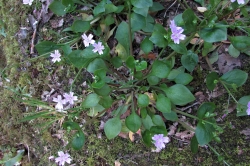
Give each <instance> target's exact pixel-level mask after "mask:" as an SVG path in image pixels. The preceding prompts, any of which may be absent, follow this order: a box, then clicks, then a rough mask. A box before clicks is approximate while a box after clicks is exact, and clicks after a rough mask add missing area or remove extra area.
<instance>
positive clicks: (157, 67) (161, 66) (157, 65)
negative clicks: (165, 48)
mask: <svg viewBox="0 0 250 166" xmlns="http://www.w3.org/2000/svg"><path fill="white" fill-rule="evenodd" d="M169 73H170V68H169V67H168V65H167V64H165V63H164V62H162V61H159V60H156V61H154V63H153V66H152V71H151V73H150V75H153V76H157V77H159V78H166V77H167V76H168V74H169Z"/></svg>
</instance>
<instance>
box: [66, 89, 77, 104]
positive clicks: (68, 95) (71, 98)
mask: <svg viewBox="0 0 250 166" xmlns="http://www.w3.org/2000/svg"><path fill="white" fill-rule="evenodd" d="M63 97H64V98H65V102H66V103H67V102H69V103H70V104H71V105H73V104H74V101H77V96H74V92H69V93H64V94H63Z"/></svg>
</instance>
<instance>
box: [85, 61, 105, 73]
mask: <svg viewBox="0 0 250 166" xmlns="http://www.w3.org/2000/svg"><path fill="white" fill-rule="evenodd" d="M100 69H101V70H107V66H106V63H105V62H104V60H102V59H101V58H96V59H94V60H93V61H92V62H90V63H89V65H88V67H87V71H88V72H90V73H94V72H95V71H96V70H100Z"/></svg>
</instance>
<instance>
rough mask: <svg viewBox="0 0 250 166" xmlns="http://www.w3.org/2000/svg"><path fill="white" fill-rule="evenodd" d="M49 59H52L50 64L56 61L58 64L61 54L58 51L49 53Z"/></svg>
mask: <svg viewBox="0 0 250 166" xmlns="http://www.w3.org/2000/svg"><path fill="white" fill-rule="evenodd" d="M50 57H52V62H53V63H55V62H56V61H57V62H60V61H61V58H60V57H61V54H60V52H59V50H55V53H51V54H50Z"/></svg>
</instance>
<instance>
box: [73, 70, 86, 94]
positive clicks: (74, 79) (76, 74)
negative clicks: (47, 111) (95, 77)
mask: <svg viewBox="0 0 250 166" xmlns="http://www.w3.org/2000/svg"><path fill="white" fill-rule="evenodd" d="M82 69H83V68H81V69H80V70H79V71H78V73H77V74H76V76H75V78H74V80H73V82H72V83H71V85H70V92H72V86H73V84H74V83H75V81H76V79H77V77H78V76H79V74H80V73H81V72H82Z"/></svg>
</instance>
